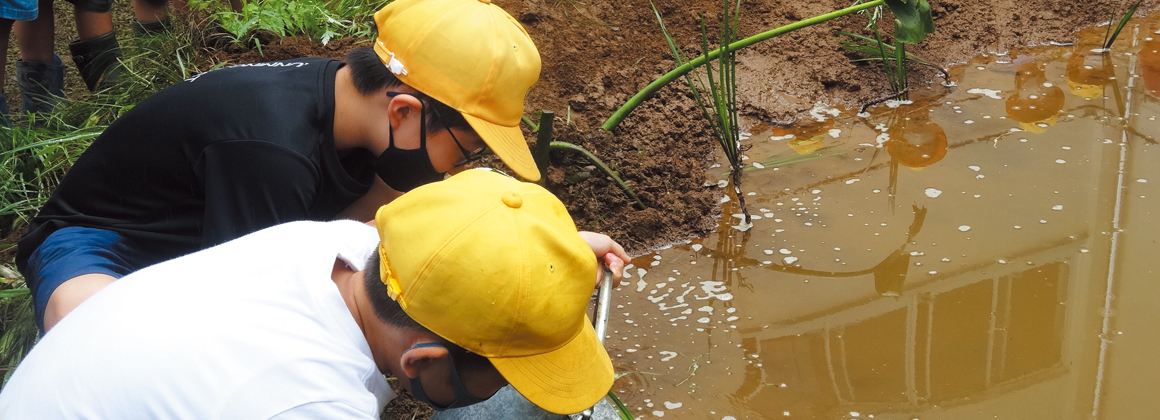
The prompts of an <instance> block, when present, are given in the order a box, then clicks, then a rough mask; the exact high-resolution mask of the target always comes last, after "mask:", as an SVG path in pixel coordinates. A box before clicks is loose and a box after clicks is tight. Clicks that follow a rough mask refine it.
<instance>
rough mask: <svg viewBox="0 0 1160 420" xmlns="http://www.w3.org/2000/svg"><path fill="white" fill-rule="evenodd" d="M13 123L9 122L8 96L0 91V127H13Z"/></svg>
mask: <svg viewBox="0 0 1160 420" xmlns="http://www.w3.org/2000/svg"><path fill="white" fill-rule="evenodd" d="M11 126H12V121H9V120H8V95H5V94H4V91H2V90H0V127H11Z"/></svg>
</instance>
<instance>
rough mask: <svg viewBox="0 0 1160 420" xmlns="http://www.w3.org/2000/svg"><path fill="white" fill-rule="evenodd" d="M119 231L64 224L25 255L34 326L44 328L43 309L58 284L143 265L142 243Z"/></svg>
mask: <svg viewBox="0 0 1160 420" xmlns="http://www.w3.org/2000/svg"><path fill="white" fill-rule="evenodd" d="M130 242H131V241H128V240H126V239H125V238H124V237H122V236H121V235H120V234H118V233H116V232H112V231H108V230H101V229H93V228H86V227H78V226H73V227H67V228H64V229H61V230H58V231H56V232H53V233H52V235H49V236H48V238H47V239H45V240H44V242H43V243H41V244H40V247H38V248H36V250H34V251H32V254H31V255H29V256H28V264H27V266H26V267H25V270H24V271H25V272H23V273H22V274H24V281H25V283H27V284H28V289H29V291H31V292H32V299H33V305H34V307H35V308H36V326H38V327H40V330H41V331H44V309H45V307H46V306H48V298H49V297H50V296H52V292H53V291H55V290H56V288H57V287H60V285H61V284H63V283H64V282H66V281H68V280H69V279H72V278H73V277H76V276H80V275H84V274H107V275H110V276H113V277H115V278H118V279H119V278H121V277H124V276H125V275H127V274H129V273H132V272H134V271H137V270H140V269H142V268H144V266H145V265H147V264H146V263H143V261H144V260H145V259H144V258H142V257H143V256H144V255H143V254H144V253H143V252H141V249H142V248H141V247H139V246H138V247H134V246H132V244H131V243H130Z"/></svg>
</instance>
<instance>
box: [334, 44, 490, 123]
mask: <svg viewBox="0 0 1160 420" xmlns="http://www.w3.org/2000/svg"><path fill="white" fill-rule="evenodd" d="M346 64H347V65H348V66H350V77H351V79H352V80H353V81H354V88H355V89H357V90H358V93H361V94H363V96H370V95H373V94H376V93H378V92H379V91H380V90H382V89H383V88H393V87H396V86H400V85H402V84H403V82H402V81H401V80H399V79H398V78H397V77H395V74H394V73H391V71H390V70H387V66H384V65H383V62H382V60H379V55H378V53H376V52H375V50H373V49H371V48H359V49H357V50H354V51H351V52H349V53H347V54H346ZM415 96H416V97H418V98H419V100H420V101H422V102H423V107H424V108H426V109H427V110H429V111H431V112H429V113H428V114H427V115H428V117H427V131H431V132H434V131H436V130H442V129H444V128H455V129H459V130H465V131H474V129H472V128H471V125H470V124H468V123H467V120H466V119H464V118H463V114H460V113H459V111H456V110H455V108H452V107H449V106H447V105H446V104H444V103H442V102H439V101H438V100H435V99H434V98H432V97H430V96H427V95H415Z"/></svg>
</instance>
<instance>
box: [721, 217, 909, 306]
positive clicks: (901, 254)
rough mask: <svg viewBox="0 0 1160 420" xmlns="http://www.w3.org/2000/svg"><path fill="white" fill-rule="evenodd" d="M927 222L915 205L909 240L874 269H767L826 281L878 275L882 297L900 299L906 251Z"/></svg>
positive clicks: (753, 262) (773, 266)
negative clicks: (896, 297) (924, 222)
mask: <svg viewBox="0 0 1160 420" xmlns="http://www.w3.org/2000/svg"><path fill="white" fill-rule="evenodd" d="M925 220H926V208H919V207H918V206H914V221H912V222H911V223H910V229H909V230H908V231H907V233H906V241H905V242H903V243H902V245H901V246H899V247H898V249H895V250H894V251H892V252H891V253H890V254H889V255H887V256H886V258H884V259H882V261H881V262H879V263H878V264H875V265H874V266H873V267H870V268H867V269H863V270H853V271H819V270H810V269H806V268H802V267H801V266H800V265H798V266H795V265H790V264H780V263H775V264H768V265H764V266H763V268H765V269H766V270H774V271H781V272H786V273H793V274H801V275H808V276H816V277H824V278H843V277H859V276H864V275H866V274H873V275H874V290H875V291H876V292H878V294H880V295H882V296H899V295H900V294H901V293H902V286H903V284H904V283H905V282H906V273H907V271H908V270H909V269H910V253H909V252H906V245H907V244H910V243H911V242H912V241H914V237H915V236H918V232H919V231H921V230H922V223H923V221H925ZM731 257H732V258H730V259H729V261H733V260H734V259H736V260H738V261H739V263H741V264H745V265H757V260H754V259H752V258H747V257H745V256H744V255H733V256H731Z"/></svg>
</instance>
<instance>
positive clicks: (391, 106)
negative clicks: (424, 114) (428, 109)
mask: <svg viewBox="0 0 1160 420" xmlns="http://www.w3.org/2000/svg"><path fill="white" fill-rule="evenodd" d="M422 108H423V103H422V102H420V101H419V98H416V97H414V96H411V95H408V94H405V93H403V94H399V95H396V96H395V97H393V98H391V102H390V103H388V104H387V117H388V118H389V119H390V122H391V126H392V127H395V129H396V130H398V129H399V128H400V127H402V125H403V123H404V122H406V121H407V120H408V119H409V118H411V117H412V116H417V115H420V113H419V112H418V111H419V110H420V109H422Z"/></svg>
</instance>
